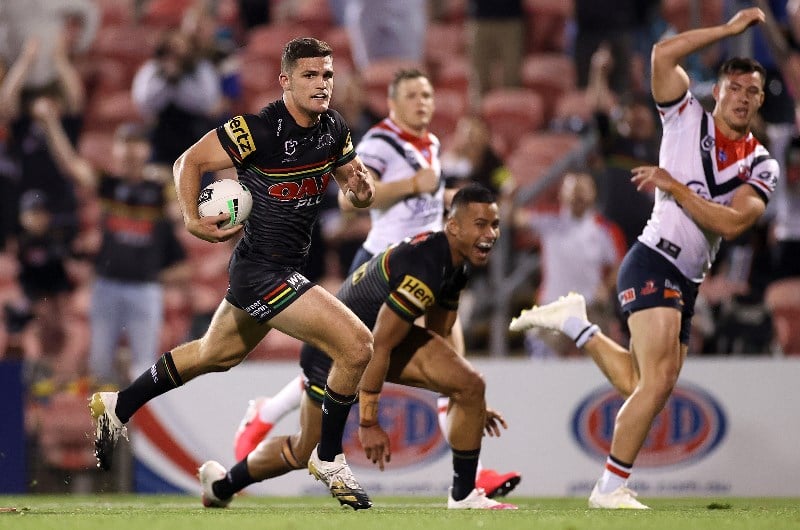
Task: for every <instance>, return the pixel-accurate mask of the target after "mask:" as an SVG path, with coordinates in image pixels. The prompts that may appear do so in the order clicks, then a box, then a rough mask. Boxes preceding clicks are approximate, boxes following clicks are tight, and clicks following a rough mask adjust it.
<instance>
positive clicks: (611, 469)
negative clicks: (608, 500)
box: [597, 455, 633, 494]
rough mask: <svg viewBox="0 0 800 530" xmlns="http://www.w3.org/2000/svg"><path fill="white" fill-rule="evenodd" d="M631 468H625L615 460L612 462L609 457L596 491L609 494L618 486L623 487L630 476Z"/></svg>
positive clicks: (625, 466)
mask: <svg viewBox="0 0 800 530" xmlns="http://www.w3.org/2000/svg"><path fill="white" fill-rule="evenodd" d="M632 469H633V467H632V466H627V465H625V464H623V463H621V462H619V461H617V460H614V459H613V458H611V456H610V455H609V456H608V458H606V467H605V468H604V469H603V475H602V476H601V477H600V480H599V481H598V482H597V489H599V490H600V493H603V494H607V493H611V492H612V491H614V490H615V489H617V488H619V487H620V486H624V485H625V483H626V482H627V481H628V477H629V476H630V475H631V470H632Z"/></svg>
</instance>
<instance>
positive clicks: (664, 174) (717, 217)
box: [511, 8, 779, 509]
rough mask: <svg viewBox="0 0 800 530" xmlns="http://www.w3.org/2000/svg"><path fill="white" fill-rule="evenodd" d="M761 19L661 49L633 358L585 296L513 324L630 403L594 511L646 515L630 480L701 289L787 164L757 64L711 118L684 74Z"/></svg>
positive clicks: (641, 171)
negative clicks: (763, 111) (765, 133)
mask: <svg viewBox="0 0 800 530" xmlns="http://www.w3.org/2000/svg"><path fill="white" fill-rule="evenodd" d="M763 21H764V13H763V12H762V11H761V10H760V9H758V8H749V9H743V10H741V11H739V12H738V13H736V14H735V15H734V16H733V17H732V18H731V19H730V20H729V21H728V22H727V23H726V24H722V25H719V26H712V27H706V28H700V29H695V30H689V31H686V32H684V33H680V34H678V35H676V36H674V37H671V38H668V39H665V40H663V41H661V42H659V43H656V45H655V46H654V47H653V53H652V83H651V86H652V92H653V98H654V99H655V101H656V104H657V106H658V110H659V114H660V115H661V120H662V122H663V126H664V127H663V129H664V134H663V139H662V142H661V152H660V155H659V163H660V167H657V166H642V167H637V168H634V169H633V177H632V179H631V180H632V182H633V183H635V184H636V185H637V186H638V188H639V189H640V190H641V189H642V188H643V187H644V186H646V185H648V184H652V185H654V186H655V187H656V188H657V191H656V202H655V205H654V207H653V212H652V214H651V216H650V220H649V221H648V223H647V226H645V228H644V230H643V232H642V234H641V235H640V236H639V239H638V241H637V242H636V243H635V244H634V245H633V247H631V249H630V250H629V251H628V253H627V255H626V256H625V258H624V260H623V262H622V265H621V266H620V269H619V275H618V278H617V292H618V298H619V301H620V304H621V305H622V310H623V312H625V314H626V315H627V316H628V327H629V328H630V332H631V342H630V350H626V349H625V348H623V347H622V346H620V345H618V344H617V343H615V342H613V341H612V340H611V339H609V338H608V337H606V336H605V335H603V334H602V333H600V332H599V329H598V327H597V326H595V325H593V324H591V323H589V322H588V321H587V319H586V308H585V302H584V300H583V297H582V296H580V295H577V294H574V293H572V294H570V295H568V296H566V297H563V298H562V299H561V300H559V301H556V302H553V303H551V304H548V305H546V306H542V307H538V308H533V309H531V310H528V311H524V312H523V313H522V314H521V315H520V316H519V317H518V318H516V319H515V320H513V321H512V322H511V329H513V330H523V329H527V328H530V327H533V326H540V327H546V328H551V329H558V330H561V331H562V332H564V333H565V334H566V335H567V336H569V337H570V338H572V339H573V340H574V341H575V342H576V344H577V345H578V346H581V347H584V348H585V350H586V351H587V352H588V353H589V354H591V356H592V358H593V359H594V360H595V362H596V363H597V364H598V366H599V367H600V369H601V370H602V371H603V373H604V374H605V375H606V377H608V379H609V380H610V381H611V383H612V384H613V385H614V386H615V387H616V388H617V389H618V390H619V391H620V392H621V393H622V394H623V395H624V396H625V397H626V401H625V404H624V405H623V406H622V408H621V409H620V410H619V413H618V414H617V418H616V422H615V425H614V436H613V438H612V441H611V451H610V453H609V455H608V458H607V460H606V464H605V469H604V471H603V474H602V476H601V477H600V479H599V480H598V481H597V484H596V485H595V487H594V489H593V490H592V493H591V495H590V497H589V506H590V507H591V508H606V509H619V508H623V509H625V508H627V509H647V508H648V507H647V506H645V505H644V504H642V503H641V502H639V501H637V500H636V498H635V496H636V494H635V493H634V492H633V491H631V490H630V489H629V488H628V487H627V479H628V476H629V475H630V473H631V469H632V467H633V463H634V460H635V459H636V457H637V455H638V454H639V451H640V449H641V448H642V445H643V444H644V442H645V439H646V438H647V434H648V432H649V431H650V427H651V425H652V423H653V420H654V419H655V417H656V415H657V414H658V413H659V412H660V411H661V410H662V409H663V408H664V405H665V404H666V402H667V399H669V397H670V395H671V394H672V390H673V388H674V387H675V384H676V382H677V380H678V374H679V373H680V371H681V368H682V366H683V362H684V360H685V358H686V353H687V350H688V343H689V334H690V331H691V319H692V315H693V314H694V305H695V298H696V296H697V292H698V289H699V286H700V283H701V282H702V281H703V278H704V276H705V274H706V272H707V271H708V269H709V268H710V267H711V263H712V262H713V261H714V258H715V256H716V253H717V250H718V248H719V244H720V241H721V240H722V239H723V238H724V239H734V238H736V237H737V236H738V235H740V234H741V233H742V232H744V231H745V230H747V229H748V228H749V227H750V226H752V225H753V223H755V222H756V220H758V218H759V217H760V216H761V215H762V214H763V213H764V210H765V208H766V203H767V201H768V200H769V198H770V196H771V195H772V192H773V191H774V190H775V184H776V182H777V179H778V173H779V169H778V162H777V161H776V160H775V159H774V158H772V157H771V156H770V155H769V153H768V152H767V150H766V149H765V148H764V146H762V145H761V144H760V143H759V142H758V140H756V139H755V137H753V135H752V133H751V132H750V129H751V126H752V124H753V120H754V119H755V118H756V115H757V113H758V109H759V107H761V104H762V103H763V102H764V82H765V79H766V77H765V72H764V69H763V68H762V67H761V66H760V65H759V64H758V63H757V62H755V61H753V60H752V59H746V58H734V59H730V60H728V61H726V62H725V63H724V64H723V65H722V67H721V68H720V71H719V76H718V78H717V83H716V84H715V85H714V89H713V94H714V99H715V100H716V104H715V106H714V110H713V111H712V112H710V113H709V112H706V111H705V110H704V109H703V108H702V106H701V105H700V103H699V102H698V101H697V100H696V99H695V98H694V96H693V95H692V93H691V92H690V91H689V77H688V75H687V74H686V72H685V71H684V69H683V68H682V67H681V66H680V62H681V61H682V60H683V59H684V58H685V57H686V56H687V55H689V54H690V53H693V52H696V51H698V50H700V49H701V48H703V47H705V46H708V45H709V44H712V43H714V42H717V41H719V40H722V39H723V38H726V37H731V36H734V35H738V34H740V33H742V32H744V31H745V30H746V29H747V28H748V27H750V26H752V25H754V24H758V23H760V22H763Z"/></svg>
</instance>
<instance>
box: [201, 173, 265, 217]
mask: <svg viewBox="0 0 800 530" xmlns="http://www.w3.org/2000/svg"><path fill="white" fill-rule="evenodd" d="M252 209H253V196H252V195H251V194H250V190H248V189H247V187H246V186H245V185H244V184H242V183H241V182H239V181H238V180H233V179H220V180H217V181H214V182H212V183H211V184H209V185H208V186H206V187H205V188H203V189H202V190H201V191H200V196H199V197H198V198H197V210H198V212H199V213H200V217H208V216H213V215H220V214H223V213H227V214H230V219H229V220H228V222H227V223H223V224H221V225H220V228H231V227H232V226H236V225H238V224H242V223H243V222H244V221H245V220H246V219H247V217H248V216H249V215H250V210H252Z"/></svg>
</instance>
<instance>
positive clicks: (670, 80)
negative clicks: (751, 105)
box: [650, 7, 764, 103]
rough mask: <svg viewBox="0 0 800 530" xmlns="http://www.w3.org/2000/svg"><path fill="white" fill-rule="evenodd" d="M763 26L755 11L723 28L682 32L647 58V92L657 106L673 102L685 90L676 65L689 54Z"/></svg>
mask: <svg viewBox="0 0 800 530" xmlns="http://www.w3.org/2000/svg"><path fill="white" fill-rule="evenodd" d="M761 22H764V12H763V11H761V10H760V9H759V8H757V7H751V8H748V9H742V10H741V11H739V12H737V13H736V14H735V15H734V16H733V17H731V19H730V20H729V21H728V22H726V23H725V24H720V25H717V26H709V27H706V28H698V29H692V30H689V31H684V32H683V33H679V34H677V35H675V36H673V37H670V38H668V39H664V40H662V41H660V42H657V43H656V44H655V45H654V46H653V51H652V54H651V57H650V60H651V63H652V68H651V76H652V78H651V88H652V91H653V98H654V99H655V100H656V102H657V103H667V102H670V101H675V100H676V99H678V98H680V97H681V96H683V94H685V93H686V91H687V90H688V89H689V76H688V75H687V74H686V71H685V70H684V69H683V68H682V67H681V66H680V62H681V61H682V60H683V58H684V57H686V56H687V55H689V54H690V53H693V52H696V51H698V50H700V49H702V48H704V47H706V46H708V45H709V44H713V43H715V42H717V41H719V40H722V39H724V38H725V37H732V36H734V35H738V34H740V33H742V32H743V31H744V30H746V29H747V28H748V27H750V26H752V25H754V24H759V23H761Z"/></svg>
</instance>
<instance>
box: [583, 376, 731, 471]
mask: <svg viewBox="0 0 800 530" xmlns="http://www.w3.org/2000/svg"><path fill="white" fill-rule="evenodd" d="M623 402H624V400H623V399H622V397H621V396H620V395H619V393H618V392H617V391H616V390H613V389H609V388H602V389H598V390H595V391H594V392H592V393H591V394H589V396H588V397H586V399H584V400H583V401H582V402H581V403H580V404H579V405H578V408H577V410H576V411H575V413H574V414H573V416H572V434H573V436H574V437H575V440H576V441H577V442H578V445H580V447H581V449H583V450H584V451H585V452H586V453H587V454H588V455H590V456H592V457H596V458H598V459H603V458H605V457H606V456H607V455H608V452H609V450H610V447H611V437H612V435H613V433H614V421H615V419H616V416H617V411H619V409H620V407H621V406H622V404H623ZM726 429H727V421H726V419H725V412H724V411H723V410H722V407H721V406H720V404H719V402H718V401H717V400H716V399H714V397H712V396H711V394H709V393H708V392H706V391H705V390H703V389H701V388H700V387H697V386H694V385H688V384H681V385H679V386H676V387H675V390H674V391H673V392H672V396H670V398H669V400H668V401H667V404H666V405H665V406H664V410H662V411H661V413H659V415H658V416H656V419H655V421H654V422H653V425H652V427H651V428H650V433H649V434H648V436H647V440H645V443H644V447H642V450H641V451H640V452H639V456H638V457H637V458H636V467H637V468H642V467H649V468H658V467H664V466H672V465H675V464H687V463H689V462H693V461H697V460H700V459H702V458H703V457H705V456H706V455H707V454H709V453H710V452H711V451H713V450H714V449H715V448H716V447H717V445H719V443H720V442H721V441H722V439H723V438H724V437H725V434H726Z"/></svg>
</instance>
